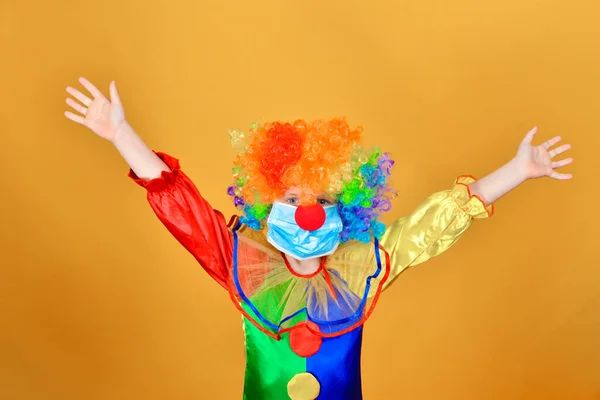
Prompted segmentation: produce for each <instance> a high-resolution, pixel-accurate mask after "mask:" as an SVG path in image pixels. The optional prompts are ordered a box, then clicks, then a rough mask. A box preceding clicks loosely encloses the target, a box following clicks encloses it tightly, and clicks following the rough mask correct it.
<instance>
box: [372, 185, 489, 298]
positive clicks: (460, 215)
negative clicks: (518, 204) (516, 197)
mask: <svg viewBox="0 0 600 400" xmlns="http://www.w3.org/2000/svg"><path fill="white" fill-rule="evenodd" d="M472 182H475V178H473V177H472V176H460V177H458V178H457V179H456V181H455V182H454V185H453V186H452V188H450V189H448V190H444V191H441V192H437V193H434V194H432V195H431V196H429V197H428V198H427V199H425V201H423V202H422V203H421V204H420V205H419V206H418V207H417V208H416V209H415V210H414V211H413V212H412V213H411V214H410V215H408V216H406V217H403V218H400V219H398V220H397V221H395V222H394V223H393V224H392V225H391V226H389V227H388V229H387V231H386V232H385V234H384V235H383V237H382V238H381V240H380V243H381V245H382V246H383V247H384V248H385V249H386V250H387V252H388V253H389V254H390V257H391V272H390V276H389V278H388V280H387V282H386V284H385V286H384V288H386V287H388V286H389V285H390V284H391V283H392V282H394V280H395V279H396V278H397V277H398V275H400V273H401V272H402V271H403V270H404V269H406V268H408V267H411V266H414V265H417V264H420V263H422V262H425V261H427V260H429V259H430V258H433V257H435V256H437V255H440V254H441V253H443V252H444V251H446V250H448V249H449V248H450V247H452V245H454V243H456V242H457V241H458V239H460V238H461V237H462V235H463V234H464V233H465V232H466V231H467V229H468V228H469V227H470V226H471V224H472V223H473V220H474V219H475V218H487V217H490V216H491V215H492V214H493V213H494V206H493V205H490V206H487V207H486V206H485V204H484V203H483V201H482V200H481V199H479V198H478V197H477V196H474V195H471V193H470V192H469V186H468V185H469V184H470V183H472Z"/></svg>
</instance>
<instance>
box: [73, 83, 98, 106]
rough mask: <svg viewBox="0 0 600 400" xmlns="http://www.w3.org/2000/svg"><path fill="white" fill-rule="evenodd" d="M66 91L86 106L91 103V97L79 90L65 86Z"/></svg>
mask: <svg viewBox="0 0 600 400" xmlns="http://www.w3.org/2000/svg"><path fill="white" fill-rule="evenodd" d="M67 93H69V94H70V95H71V96H73V97H75V98H76V99H77V100H79V101H80V102H81V103H82V104H83V105H85V106H86V107H89V106H90V104H91V103H92V99H90V98H89V97H87V96H86V95H85V94H83V93H81V92H80V91H79V90H77V89H75V88H72V87H70V86H67Z"/></svg>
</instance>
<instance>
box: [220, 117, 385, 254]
mask: <svg viewBox="0 0 600 400" xmlns="http://www.w3.org/2000/svg"><path fill="white" fill-rule="evenodd" d="M361 133H362V128H361V127H357V128H351V127H350V126H349V125H348V123H347V121H346V119H345V118H334V119H332V120H329V121H322V120H319V121H313V122H306V121H304V120H297V121H295V122H294V123H285V122H271V123H265V124H263V125H259V124H257V123H254V124H252V126H251V127H250V130H249V131H248V132H247V133H243V132H240V131H230V135H231V139H232V145H233V146H234V149H235V150H237V151H238V154H237V156H236V157H235V160H234V167H233V178H234V184H233V185H232V186H230V187H229V188H228V190H227V192H228V194H229V195H230V196H231V197H232V198H233V203H234V205H235V206H236V207H237V208H238V209H239V210H240V211H242V212H243V216H242V217H241V222H242V223H244V224H245V225H247V226H248V227H250V228H252V229H256V230H260V229H262V228H263V227H264V225H265V222H266V218H267V216H268V214H269V211H270V209H271V205H272V204H273V202H275V201H276V200H277V199H280V198H282V197H283V196H284V194H285V192H286V191H287V190H288V189H290V188H292V187H295V188H300V189H303V190H306V191H307V192H310V193H314V194H320V193H324V194H327V195H328V196H329V197H331V198H333V199H334V200H336V201H337V205H338V209H339V213H340V216H341V218H342V222H343V225H344V228H343V231H342V233H341V242H342V243H344V242H347V241H349V240H358V241H361V242H365V243H367V242H369V241H370V240H371V236H373V237H375V238H377V239H379V238H381V236H382V235H383V233H384V231H385V225H384V224H383V223H382V222H380V221H379V217H380V215H381V213H383V212H386V211H389V210H390V209H391V203H390V199H391V198H392V197H393V196H394V195H395V192H394V191H393V190H392V189H391V188H390V187H389V183H388V180H389V177H390V170H391V168H392V166H393V164H394V161H392V160H391V159H390V157H389V154H387V153H382V152H381V151H380V150H379V149H377V148H375V149H371V150H366V149H364V148H363V147H362V146H361V145H360V139H361ZM315 201H316V198H315Z"/></svg>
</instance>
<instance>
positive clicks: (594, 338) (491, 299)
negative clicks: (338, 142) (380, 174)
mask: <svg viewBox="0 0 600 400" xmlns="http://www.w3.org/2000/svg"><path fill="white" fill-rule="evenodd" d="M599 17H600V5H599V3H598V2H597V1H595V0H572V1H558V0H544V1H541V0H504V1H493V2H492V1H478V0H454V1H443V0H402V1H391V0H389V1H349V0H346V1H341V0H327V1H317V0H305V1H293V2H291V1H275V0H267V1H262V0H259V1H239V0H236V1H216V0H213V1H191V0H172V1H171V0H170V1H167V0H154V1H149V0H145V1H142V0H128V1H124V2H122V1H118V0H103V1H70V0H55V1H52V2H49V1H41V0H37V1H32V0H2V2H0V72H1V73H0V79H1V85H0V146H1V148H2V168H1V172H0V174H1V175H0V182H2V185H1V191H2V195H1V197H0V202H1V203H0V205H1V207H0V210H1V212H2V223H1V224H0V234H1V237H0V248H1V252H2V253H1V258H0V263H1V266H0V399H6V400H42V399H43V400H54V399H60V400H71V399H73V400H75V399H77V400H82V399H84V400H96V399H98V400H108V399H110V400H112V399H143V400H154V399H157V400H158V399H161V400H162V399H169V400H170V399H177V400H187V399H224V400H229V399H232V400H233V399H240V398H241V390H242V382H243V370H244V355H243V337H242V331H241V321H240V316H239V315H238V313H237V311H236V310H235V308H234V307H233V306H232V305H231V304H230V302H229V299H228V297H227V295H226V294H225V292H223V290H221V289H220V288H219V287H217V285H216V284H214V283H213V282H212V281H211V280H210V279H209V278H208V276H207V275H206V274H205V273H204V272H203V271H202V270H201V268H200V267H199V266H198V265H196V264H195V262H194V260H193V258H192V257H191V256H190V255H188V254H187V253H186V252H185V250H184V249H183V248H181V247H180V246H179V245H178V244H177V242H176V241H175V240H174V239H172V238H171V237H170V236H169V234H168V232H167V231H166V230H165V229H164V228H163V227H162V226H161V225H160V223H159V222H158V220H157V219H156V218H155V217H154V215H153V213H152V211H151V210H150V208H149V206H148V205H147V203H146V200H145V194H144V191H143V190H142V189H140V188H138V187H136V186H135V185H134V184H133V183H131V182H130V181H129V180H128V179H127V178H126V173H127V167H126V165H125V163H124V162H123V161H122V160H121V159H120V158H119V155H118V154H117V153H116V151H115V150H114V149H113V148H111V146H110V145H109V144H107V143H105V142H103V141H102V140H101V139H99V138H97V137H95V136H94V135H93V134H92V133H91V132H89V131H88V130H86V129H85V128H83V127H81V126H79V125H76V124H74V123H72V122H70V121H68V120H67V119H65V118H64V116H63V112H64V111H65V110H66V105H65V103H64V99H65V97H66V93H65V91H64V89H65V87H66V86H67V85H77V78H78V76H80V75H84V76H86V77H87V78H89V79H90V80H91V81H92V82H94V83H95V84H97V85H98V86H99V87H101V88H102V90H104V91H107V90H108V83H109V82H110V80H112V79H115V80H116V81H117V85H118V87H119V89H120V92H121V96H122V99H123V101H124V104H125V110H126V113H127V117H128V119H129V121H130V122H131V124H132V125H133V126H134V127H135V128H136V130H137V131H138V132H139V133H140V134H141V135H142V136H143V137H144V139H145V140H146V141H147V142H148V143H149V144H150V145H151V146H152V147H153V148H155V149H157V150H162V151H166V152H169V153H171V154H173V155H175V156H177V157H178V158H180V159H181V162H182V165H183V167H184V169H185V171H186V172H187V174H188V175H190V176H191V177H192V178H193V179H194V180H195V182H196V184H197V185H198V187H199V188H200V190H201V192H202V193H203V194H204V196H205V197H206V198H207V199H209V200H210V201H211V202H212V204H213V205H214V207H216V208H218V209H221V210H223V211H224V212H225V213H226V214H230V213H232V212H233V211H234V209H233V207H232V206H231V205H230V203H229V198H228V197H227V195H226V194H225V188H226V186H227V185H228V184H229V182H230V162H231V159H232V156H233V154H232V151H231V150H230V147H229V138H228V135H227V131H228V129H229V128H239V129H244V128H246V127H247V126H249V124H250V123H251V122H253V121H255V120H258V121H266V120H273V119H284V120H289V119H294V118H308V119H313V118H329V117H332V116H338V115H346V116H348V118H349V120H350V122H351V123H353V124H360V125H362V126H364V127H365V137H366V141H367V142H368V143H369V144H379V145H381V146H382V147H384V148H385V149H386V150H389V151H391V152H392V153H393V155H394V157H395V159H396V160H397V164H396V169H395V182H396V184H397V186H398V187H399V189H400V196H399V197H398V199H397V200H396V202H395V208H394V209H393V211H392V212H391V213H390V214H391V215H390V219H388V221H389V220H391V218H392V217H398V216H400V215H403V214H406V213H408V212H409V211H410V210H411V209H412V208H413V207H415V206H416V205H417V204H418V203H419V202H420V201H421V200H422V199H423V198H424V197H425V196H427V195H429V194H430V193H432V192H434V191H437V190H442V189H446V188H447V187H449V185H450V184H451V183H452V181H453V179H454V178H455V177H456V176H457V175H459V174H463V173H467V174H473V175H475V176H482V175H484V174H486V173H488V172H491V171H492V170H493V169H495V168H497V167H499V166H500V165H501V164H502V163H504V162H506V161H508V159H510V158H511V157H512V156H513V154H514V152H515V151H516V148H517V145H518V143H519V141H520V140H521V138H522V137H523V135H524V134H525V132H526V131H527V130H528V129H530V128H531V127H532V126H533V125H538V126H539V127H540V131H539V133H538V143H539V140H541V139H547V138H550V137H552V136H554V135H557V134H560V135H563V136H564V138H565V140H566V141H568V142H570V143H572V144H573V150H572V151H571V153H572V154H571V155H572V156H573V157H574V158H575V163H574V164H573V165H572V166H571V167H568V168H567V169H566V170H568V171H569V172H573V173H574V174H575V179H573V180H572V181H569V182H557V181H552V180H550V179H542V180H537V181H534V182H528V183H527V184H525V185H524V186H523V187H521V188H519V189H518V190H516V191H514V192H512V193H510V194H509V195H508V196H507V197H505V198H503V199H501V200H500V201H499V202H498V203H497V213H496V215H495V216H494V217H493V218H492V219H490V220H486V221H477V223H475V225H474V226H473V227H472V229H471V231H470V232H469V233H468V234H467V235H466V236H465V238H464V239H463V240H461V241H460V242H459V244H457V245H456V247H454V248H453V249H452V250H451V251H450V252H448V253H446V254H445V255H443V256H441V257H439V258H437V259H435V260H432V261H431V262H429V263H427V264H425V265H422V266H419V267H418V268H414V269H413V270H410V271H408V272H407V273H406V274H403V276H402V278H401V279H399V280H398V281H397V283H396V284H395V285H394V287H393V288H391V289H390V290H389V291H388V292H386V293H385V294H384V296H383V297H382V301H381V303H380V306H379V308H378V310H377V311H376V312H375V314H374V317H373V318H372V320H371V321H370V323H369V324H368V326H367V330H366V337H365V343H364V359H363V370H364V373H363V375H364V394H365V398H366V399H367V400H386V399H390V400H392V399H410V400H429V399H432V400H454V399H457V400H458V399H460V400H483V399H485V400H495V399H502V400H506V399H527V400H529V399H544V400H548V399H550V400H551V399H561V400H562V399H564V400H574V399H596V400H598V399H600V266H599V263H598V255H597V252H598V248H599V247H598V239H597V237H598V224H599V222H600V220H599V217H598V211H597V210H598V204H597V203H598V173H599V172H600V171H599V168H598V146H599V145H600V140H599V139H598V137H599V136H600V131H599V129H598V126H599V125H600V113H599V112H598V109H599V106H600V100H599V97H598V93H600V52H599V50H598V49H599V48H600V25H599V24H598V23H597V21H598V19H599Z"/></svg>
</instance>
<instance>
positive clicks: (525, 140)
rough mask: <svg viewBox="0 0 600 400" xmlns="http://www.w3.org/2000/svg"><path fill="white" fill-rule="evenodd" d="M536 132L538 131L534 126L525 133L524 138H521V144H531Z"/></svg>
mask: <svg viewBox="0 0 600 400" xmlns="http://www.w3.org/2000/svg"><path fill="white" fill-rule="evenodd" d="M537 131H538V128H537V126H534V127H533V128H532V129H531V130H530V131H529V132H527V134H526V135H525V138H523V143H527V144H531V142H532V141H533V138H534V137H535V134H536V133H537Z"/></svg>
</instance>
